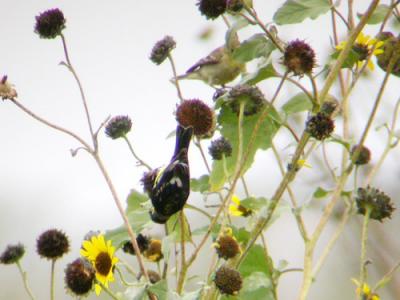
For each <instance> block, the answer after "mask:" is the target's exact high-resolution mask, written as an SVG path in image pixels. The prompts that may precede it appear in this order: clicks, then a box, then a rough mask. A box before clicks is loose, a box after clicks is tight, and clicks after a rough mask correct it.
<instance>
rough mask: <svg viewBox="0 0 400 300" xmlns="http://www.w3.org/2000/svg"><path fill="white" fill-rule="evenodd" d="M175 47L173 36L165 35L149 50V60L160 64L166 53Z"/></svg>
mask: <svg viewBox="0 0 400 300" xmlns="http://www.w3.org/2000/svg"><path fill="white" fill-rule="evenodd" d="M175 47H176V42H175V41H174V39H173V37H171V36H169V35H167V36H165V37H164V38H163V39H162V40H159V41H158V42H157V43H156V44H155V45H154V46H153V49H152V50H151V54H150V60H151V61H152V62H153V63H155V64H156V65H160V64H161V63H162V62H163V61H164V60H166V59H167V57H168V55H169V54H170V52H171V51H172V49H174V48H175Z"/></svg>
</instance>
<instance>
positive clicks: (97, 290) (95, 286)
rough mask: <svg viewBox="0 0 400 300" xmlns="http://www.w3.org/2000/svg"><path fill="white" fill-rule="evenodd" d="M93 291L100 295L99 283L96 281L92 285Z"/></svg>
mask: <svg viewBox="0 0 400 300" xmlns="http://www.w3.org/2000/svg"><path fill="white" fill-rule="evenodd" d="M94 291H95V292H96V295H97V296H98V295H100V292H101V285H100V284H97V283H96V284H95V285H94Z"/></svg>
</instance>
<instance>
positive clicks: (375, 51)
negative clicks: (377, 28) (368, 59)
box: [373, 49, 383, 56]
mask: <svg viewBox="0 0 400 300" xmlns="http://www.w3.org/2000/svg"><path fill="white" fill-rule="evenodd" d="M382 53H383V49H375V50H374V52H373V54H374V55H375V56H376V55H379V54H382Z"/></svg>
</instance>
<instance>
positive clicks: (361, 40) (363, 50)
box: [336, 32, 384, 71]
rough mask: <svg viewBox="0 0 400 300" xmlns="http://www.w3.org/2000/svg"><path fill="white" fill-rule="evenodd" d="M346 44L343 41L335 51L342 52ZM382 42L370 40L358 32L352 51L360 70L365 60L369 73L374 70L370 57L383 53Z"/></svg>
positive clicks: (367, 36)
mask: <svg viewBox="0 0 400 300" xmlns="http://www.w3.org/2000/svg"><path fill="white" fill-rule="evenodd" d="M346 44H347V42H346V41H343V42H341V43H340V44H339V45H337V46H336V50H343V49H344V48H345V47H346ZM383 44H384V42H383V41H378V40H377V39H374V38H371V37H370V36H369V35H365V34H364V33H362V32H360V34H359V35H358V36H357V39H356V41H355V43H354V45H353V51H354V52H355V53H357V55H358V62H357V66H358V67H359V68H360V67H361V66H362V65H363V64H364V62H365V60H367V59H368V62H367V66H368V69H370V70H371V71H373V70H374V68H375V67H374V63H373V62H372V61H371V59H370V56H371V55H375V56H377V55H380V54H382V53H383V49H382V47H383Z"/></svg>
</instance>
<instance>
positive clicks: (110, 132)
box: [105, 116, 132, 140]
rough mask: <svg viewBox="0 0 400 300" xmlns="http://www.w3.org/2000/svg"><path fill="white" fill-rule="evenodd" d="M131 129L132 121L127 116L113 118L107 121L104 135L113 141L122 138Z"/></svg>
mask: <svg viewBox="0 0 400 300" xmlns="http://www.w3.org/2000/svg"><path fill="white" fill-rule="evenodd" d="M131 128H132V121H131V119H130V118H129V117H128V116H115V117H114V118H112V119H111V120H110V121H108V123H107V125H106V128H105V133H106V135H107V136H108V137H110V138H112V139H113V140H115V139H118V138H121V137H124V136H126V135H127V133H128V132H129V131H131Z"/></svg>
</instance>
